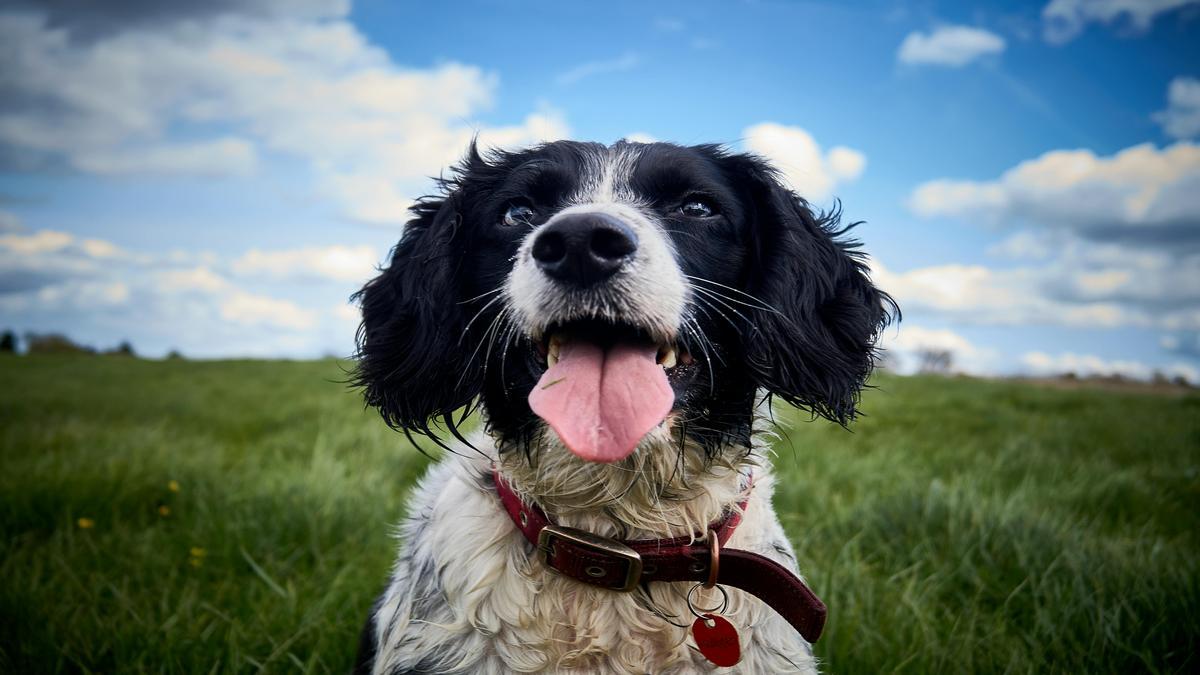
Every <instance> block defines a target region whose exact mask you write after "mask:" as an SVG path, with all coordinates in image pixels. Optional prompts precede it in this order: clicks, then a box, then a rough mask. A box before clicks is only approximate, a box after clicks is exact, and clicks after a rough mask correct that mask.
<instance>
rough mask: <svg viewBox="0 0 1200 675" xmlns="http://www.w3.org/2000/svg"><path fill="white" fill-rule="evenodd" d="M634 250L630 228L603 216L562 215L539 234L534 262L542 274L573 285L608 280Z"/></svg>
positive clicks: (534, 248) (534, 243)
mask: <svg viewBox="0 0 1200 675" xmlns="http://www.w3.org/2000/svg"><path fill="white" fill-rule="evenodd" d="M635 251H637V235H636V234H634V232H633V230H631V229H629V226H628V225H626V224H625V223H622V222H621V221H620V220H617V219H616V218H614V217H612V216H608V215H605V214H602V213H574V214H571V215H567V216H563V217H561V218H559V219H558V220H556V221H555V222H553V223H551V224H550V225H549V226H547V227H546V228H545V229H543V230H542V231H541V232H539V233H538V235H537V239H535V240H534V241H533V251H532V253H533V259H534V260H536V261H537V265H538V267H540V268H541V269H542V271H543V272H545V273H546V274H548V275H550V276H551V277H553V278H554V279H557V280H559V281H562V282H565V283H569V284H573V285H576V286H591V285H592V284H596V283H599V282H601V281H604V280H605V279H607V278H609V277H611V276H612V275H613V274H614V273H616V271H617V270H619V269H621V266H622V265H624V264H625V262H626V261H628V260H629V259H630V257H631V256H632V255H633V253H634V252H635Z"/></svg>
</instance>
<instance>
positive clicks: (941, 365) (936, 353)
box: [917, 348, 954, 375]
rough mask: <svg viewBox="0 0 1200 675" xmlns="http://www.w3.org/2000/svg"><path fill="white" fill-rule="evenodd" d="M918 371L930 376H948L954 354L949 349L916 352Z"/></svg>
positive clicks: (925, 349) (928, 349)
mask: <svg viewBox="0 0 1200 675" xmlns="http://www.w3.org/2000/svg"><path fill="white" fill-rule="evenodd" d="M917 358H918V359H919V360H920V366H919V367H918V370H919V371H920V372H922V373H926V374H931V375H949V374H950V369H951V368H953V367H954V352H952V351H950V350H949V349H934V348H924V349H919V350H917Z"/></svg>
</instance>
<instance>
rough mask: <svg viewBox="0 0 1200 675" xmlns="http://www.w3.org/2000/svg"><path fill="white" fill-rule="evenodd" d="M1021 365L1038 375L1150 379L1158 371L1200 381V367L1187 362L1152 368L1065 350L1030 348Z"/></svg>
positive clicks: (1190, 380) (1191, 380) (1142, 364)
mask: <svg viewBox="0 0 1200 675" xmlns="http://www.w3.org/2000/svg"><path fill="white" fill-rule="evenodd" d="M1021 365H1023V366H1024V367H1025V368H1026V369H1028V370H1029V371H1030V372H1032V373H1033V374H1035V375H1065V374H1067V373H1074V374H1075V375H1078V376H1081V377H1090V376H1102V377H1112V376H1121V377H1127V378H1131V379H1135V380H1149V379H1150V378H1152V377H1153V376H1154V375H1155V373H1160V374H1162V375H1165V376H1167V377H1169V378H1175V377H1182V378H1184V379H1185V380H1187V381H1188V382H1191V383H1193V384H1195V383H1200V370H1197V369H1196V368H1195V367H1194V366H1191V365H1189V364H1186V363H1174V364H1171V365H1168V366H1166V367H1163V368H1153V367H1151V366H1148V365H1146V364H1145V363H1142V362H1141V361H1132V360H1107V359H1103V358H1100V357H1099V356H1094V355H1091V354H1075V353H1072V352H1065V353H1062V354H1057V355H1050V354H1047V353H1045V352H1027V353H1025V354H1024V355H1022V356H1021Z"/></svg>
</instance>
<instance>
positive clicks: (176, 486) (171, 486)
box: [167, 480, 179, 492]
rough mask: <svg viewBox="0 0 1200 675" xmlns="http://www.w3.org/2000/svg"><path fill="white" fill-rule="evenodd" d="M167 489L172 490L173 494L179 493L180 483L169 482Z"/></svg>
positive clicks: (175, 481)
mask: <svg viewBox="0 0 1200 675" xmlns="http://www.w3.org/2000/svg"><path fill="white" fill-rule="evenodd" d="M167 489H168V490H170V491H171V492H179V481H177V480H169V481H167Z"/></svg>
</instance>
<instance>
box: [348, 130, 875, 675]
mask: <svg viewBox="0 0 1200 675" xmlns="http://www.w3.org/2000/svg"><path fill="white" fill-rule="evenodd" d="M439 187H440V191H439V192H440V193H439V194H437V195H434V196H429V197H425V198H422V199H420V200H418V201H417V203H416V204H415V205H414V206H413V207H412V209H411V212H412V215H413V217H412V220H411V221H410V222H408V224H407V225H406V227H405V229H404V231H403V233H402V236H401V238H400V241H399V243H398V244H397V245H396V247H395V248H394V249H393V251H392V254H391V261H390V264H389V265H388V266H387V267H386V268H384V269H382V270H381V272H380V274H379V275H378V276H377V277H375V278H374V279H372V280H371V281H369V282H368V283H367V284H366V285H365V286H364V287H363V288H362V290H361V291H360V292H359V293H358V294H356V299H357V300H358V302H359V303H360V305H361V309H362V324H361V327H360V329H359V333H358V354H357V366H356V371H355V374H354V383H355V384H356V385H357V386H359V387H360V388H361V389H362V391H363V393H364V396H365V399H366V401H367V403H368V404H369V405H370V406H374V407H375V408H377V409H378V411H379V413H380V414H381V415H382V417H383V419H384V420H385V421H386V422H387V424H388V425H390V426H391V427H393V428H395V429H397V430H400V431H403V432H404V433H405V434H407V435H408V436H409V438H410V439H411V440H414V441H415V440H416V439H414V438H413V436H414V435H419V436H423V437H426V438H427V439H429V440H432V441H433V442H436V443H438V444H439V445H442V446H443V447H447V449H448V450H449V451H450V452H448V453H446V454H445V455H444V459H442V460H440V461H439V462H437V463H436V464H434V465H433V466H432V467H431V468H430V470H429V472H428V473H427V475H426V476H425V477H424V478H423V479H422V480H421V481H420V483H419V485H418V486H417V487H416V488H415V490H414V492H413V494H412V496H411V497H410V502H409V513H408V516H407V518H406V519H405V520H404V521H403V523H402V525H401V526H400V528H399V536H400V538H401V540H402V541H401V544H400V550H399V556H398V558H397V559H396V562H395V566H394V568H393V570H392V574H391V579H390V581H389V582H388V584H387V587H386V590H385V591H384V592H383V594H382V595H381V596H380V597H379V598H378V600H377V601H376V602H375V604H374V606H373V608H372V609H371V612H370V615H369V618H368V620H367V623H366V626H365V627H364V630H363V633H362V638H361V641H360V646H359V655H358V661H357V665H356V671H355V672H357V673H375V674H379V675H384V674H387V675H395V674H397V673H512V672H522V673H532V672H578V673H690V672H711V671H721V672H730V670H729V667H730V664H731V663H734V662H735V661H734V659H736V665H734V666H732V669H733V671H735V672H749V673H782V672H815V671H816V668H817V663H816V660H815V659H814V657H813V653H812V647H811V641H812V640H815V639H816V636H817V635H818V634H819V632H820V625H821V623H822V622H823V621H824V606H823V605H821V603H820V601H819V600H817V599H816V597H815V596H813V595H812V594H811V592H810V591H808V589H807V587H805V586H804V585H803V583H802V581H801V580H800V577H799V573H798V569H797V562H796V556H795V553H794V552H793V550H792V546H791V544H790V543H789V542H788V539H787V537H786V536H785V534H784V531H783V529H782V527H781V526H780V524H779V520H778V518H777V517H776V515H775V513H774V510H773V508H772V505H771V491H772V482H773V478H772V474H771V469H770V461H769V445H768V444H767V440H768V439H769V437H770V435H771V432H772V427H771V424H772V422H771V414H770V405H771V402H772V401H774V400H778V401H781V402H785V403H787V404H791V405H793V406H796V407H799V408H801V409H803V410H806V411H808V412H810V413H811V414H812V415H813V416H814V417H823V418H827V419H829V420H832V421H833V422H836V423H839V424H842V425H846V424H848V423H849V422H851V421H852V420H853V419H854V418H855V416H856V414H857V408H858V403H859V395H860V391H861V389H862V388H863V387H864V385H865V383H866V381H867V379H868V377H869V376H870V374H871V372H872V368H873V367H874V365H875V360H876V356H877V355H876V341H877V338H878V336H879V333H880V332H881V330H882V329H883V328H884V326H886V325H887V324H888V322H889V321H890V320H891V319H892V318H893V316H894V315H895V313H896V312H897V311H898V310H897V308H896V306H895V303H894V302H892V300H891V298H890V297H889V296H888V295H887V294H886V293H884V292H882V291H881V290H879V289H877V288H876V287H875V286H874V285H873V284H872V282H871V280H870V278H869V274H868V269H867V267H866V262H865V260H864V256H863V254H862V253H861V251H860V250H859V248H858V244H857V243H856V242H854V241H851V240H849V239H848V238H847V237H846V230H848V229H849V228H840V227H839V226H838V222H839V216H840V208H835V209H834V210H833V211H832V212H830V213H825V214H821V213H816V212H814V211H813V210H812V209H811V208H810V206H809V204H808V203H807V202H805V201H804V200H803V199H802V198H801V197H799V196H798V195H796V194H795V193H794V192H793V191H792V190H790V189H788V188H787V187H786V186H785V185H784V183H783V182H782V181H781V178H780V175H779V174H778V173H777V171H776V170H774V169H773V168H772V167H771V166H770V165H769V164H768V163H767V162H765V161H764V160H763V159H761V158H759V157H756V156H753V155H748V154H739V153H735V152H733V151H730V150H728V149H726V148H724V147H722V146H717V145H697V146H691V147H684V146H679V145H674V144H669V143H645V144H644V143H633V142H627V141H620V142H617V143H616V144H614V145H611V146H606V145H602V144H596V143H580V142H571V141H558V142H552V143H548V144H544V145H541V146H538V147H534V148H531V149H526V150H522V151H513V152H505V151H489V152H487V153H481V152H480V151H479V150H477V148H476V147H475V145H474V143H473V144H472V146H471V148H470V149H469V151H468V152H467V154H466V156H465V158H464V159H463V160H462V162H461V163H460V164H459V165H457V166H456V167H454V168H453V169H452V171H451V173H450V174H449V176H448V177H443V178H442V179H440V181H439ZM473 411H478V412H479V413H480V419H481V420H482V424H481V429H480V430H478V431H477V432H475V433H474V435H473V436H471V437H470V438H468V437H467V436H466V435H464V433H462V432H461V431H460V428H459V427H460V425H461V424H462V423H463V420H464V419H465V418H466V417H467V413H469V412H473ZM449 438H452V441H453V443H454V445H448V444H447V441H446V440H445V439H449ZM672 556H674V557H672ZM718 568H719V570H718ZM655 575H658V576H655ZM721 620H723V621H725V622H726V623H727V624H728V625H729V627H730V630H732V631H733V633H734V637H733V638H730V639H728V640H726V639H724V638H722V639H721V640H717V639H715V638H711V637H709V636H708V634H705V635H701V633H702V631H703V628H700V627H699V624H700V623H703V624H704V627H705V628H709V629H712V626H714V625H717V624H718V623H719V622H720V621H721ZM726 637H728V636H726ZM702 638H703V640H702ZM702 641H708V642H712V643H714V644H716V643H720V644H718V645H717V647H719V648H720V649H724V648H725V647H728V646H729V644H731V643H736V647H734V648H733V649H734V651H736V653H735V654H733V655H732V656H730V654H728V653H725V654H717V655H716V656H715V657H714V656H713V654H712V653H711V652H713V651H714V647H713V646H712V645H711V644H708V642H705V644H706V645H708V652H710V653H706V652H705V649H704V648H702V646H701V642H702ZM720 649H717V651H720ZM719 664H723V665H719Z"/></svg>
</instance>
